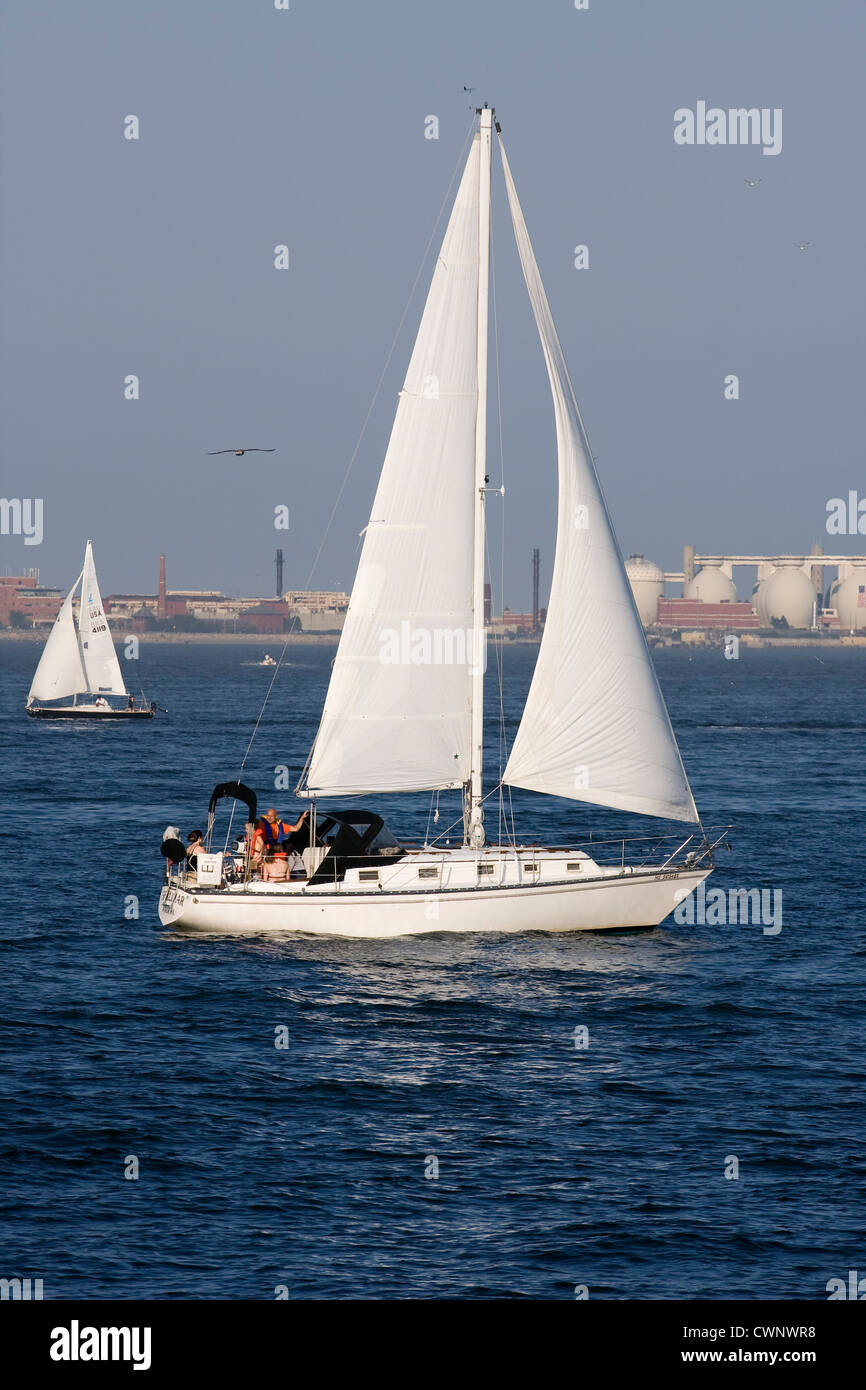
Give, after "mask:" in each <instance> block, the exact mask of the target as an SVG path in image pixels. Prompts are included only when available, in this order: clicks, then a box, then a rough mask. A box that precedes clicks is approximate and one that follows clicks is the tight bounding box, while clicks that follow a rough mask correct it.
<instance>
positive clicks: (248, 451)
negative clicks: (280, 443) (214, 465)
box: [207, 449, 275, 458]
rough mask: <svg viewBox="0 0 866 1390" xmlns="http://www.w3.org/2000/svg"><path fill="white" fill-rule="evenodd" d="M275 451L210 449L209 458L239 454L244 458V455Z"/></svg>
mask: <svg viewBox="0 0 866 1390" xmlns="http://www.w3.org/2000/svg"><path fill="white" fill-rule="evenodd" d="M274 452H275V450H274V449H208V451H207V453H208V458H213V457H214V456H215V455H216V454H237V456H238V458H242V457H243V455H244V454H273V453H274Z"/></svg>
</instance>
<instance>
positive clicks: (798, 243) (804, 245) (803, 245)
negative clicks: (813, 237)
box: [794, 241, 812, 251]
mask: <svg viewBox="0 0 866 1390" xmlns="http://www.w3.org/2000/svg"><path fill="white" fill-rule="evenodd" d="M794 245H795V246H796V248H797V250H798V251H805V250H806V248H807V246H811V245H812V243H811V241H795V242H794Z"/></svg>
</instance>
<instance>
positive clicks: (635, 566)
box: [626, 545, 866, 633]
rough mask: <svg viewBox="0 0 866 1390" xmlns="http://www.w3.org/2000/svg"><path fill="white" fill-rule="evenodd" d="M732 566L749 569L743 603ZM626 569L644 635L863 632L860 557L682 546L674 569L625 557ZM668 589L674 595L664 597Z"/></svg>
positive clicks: (864, 560) (865, 592)
mask: <svg viewBox="0 0 866 1390" xmlns="http://www.w3.org/2000/svg"><path fill="white" fill-rule="evenodd" d="M735 568H746V569H751V570H753V571H754V574H753V576H752V577H751V581H750V582H751V596H750V598H749V600H747V601H742V600H741V599H740V598H739V597H738V594H737V588H736V585H735V583H734V577H733V571H734V569H735ZM828 571H835V574H830V573H828ZM626 572H627V574H628V577H629V582H630V584H631V588H632V593H633V594H634V599H635V603H636V605H637V610H638V613H639V615H640V619H641V622H642V623H643V625H644V627H645V628H647V629H648V630H656V631H659V632H662V631H665V630H667V631H673V630H678V631H683V630H704V631H708V630H713V629H721V628H724V629H725V630H726V631H728V632H735V633H736V632H748V631H749V630H760V631H765V632H776V633H779V632H786V631H793V632H802V631H813V632H815V631H821V630H824V631H827V630H835V631H838V632H840V633H856V632H858V631H859V630H860V629H863V630H864V631H866V556H858V555H824V554H823V552H822V550H821V547H820V546H817V545H816V546H813V547H812V550H811V552H810V554H808V555H699V554H698V553H697V552H696V551H695V548H694V546H691V545H687V546H685V548H684V550H683V568H682V570H681V571H675V572H670V571H668V572H666V571H664V570H662V569H661V568H660V567H659V566H658V565H656V564H654V563H653V561H652V560H647V559H645V558H644V556H643V555H631V556H630V557H629V559H628V560H627V562H626ZM669 584H676V585H679V586H681V587H680V594H679V596H677V597H671V596H668V595H667V594H666V592H665V590H666V586H667V585H669Z"/></svg>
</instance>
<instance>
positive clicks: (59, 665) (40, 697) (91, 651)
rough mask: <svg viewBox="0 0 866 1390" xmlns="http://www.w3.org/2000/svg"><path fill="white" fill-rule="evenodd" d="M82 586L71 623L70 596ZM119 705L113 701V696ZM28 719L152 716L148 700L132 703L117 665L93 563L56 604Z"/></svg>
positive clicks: (89, 550) (87, 561)
mask: <svg viewBox="0 0 866 1390" xmlns="http://www.w3.org/2000/svg"><path fill="white" fill-rule="evenodd" d="M79 586H80V589H81V601H80V603H79V608H78V625H77V627H76V623H75V615H74V613H73V600H74V598H75V595H76V593H77V592H78V590H79ZM120 699H122V700H123V704H122V705H120V704H117V703H114V704H112V700H114V701H117V700H120ZM26 709H27V713H28V714H29V715H30V717H31V718H32V719H90V720H93V719H152V718H153V716H154V714H155V713H156V705H155V704H153V703H144V702H138V703H136V700H135V697H134V696H133V695H130V693H129V691H128V690H127V688H126V686H125V684H124V681H123V676H122V674H121V670H120V662H119V661H118V659H117V652H116V651H115V650H114V642H113V641H112V640H111V629H110V628H109V626H108V619H107V618H106V616H105V610H104V609H103V606H102V595H101V594H100V592H99V584H98V582H97V578H96V567H95V565H94V563H93V546H92V544H91V542H90V541H88V542H87V546H86V547H85V551H84V566H83V568H82V570H81V573H80V574H79V576H78V578H77V579H76V581H75V583H74V584H73V586H72V588H71V589H70V590H69V593H68V594H67V595H66V598H65V599H64V600H63V603H62V604H61V607H60V612H59V613H58V615H57V618H56V619H55V622H54V626H53V628H52V629H51V632H50V633H49V636H48V641H47V642H46V643H45V647H44V649H43V652H42V656H41V657H40V659H39V665H38V666H37V667H36V674H35V675H34V677H33V683H32V684H31V686H30V693H29V695H28V696H27V706H26Z"/></svg>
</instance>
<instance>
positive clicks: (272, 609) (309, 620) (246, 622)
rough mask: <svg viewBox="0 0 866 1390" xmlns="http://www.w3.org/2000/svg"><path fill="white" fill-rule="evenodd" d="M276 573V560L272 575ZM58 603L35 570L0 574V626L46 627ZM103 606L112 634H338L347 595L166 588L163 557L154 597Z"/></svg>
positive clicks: (56, 592)
mask: <svg viewBox="0 0 866 1390" xmlns="http://www.w3.org/2000/svg"><path fill="white" fill-rule="evenodd" d="M281 569H282V565H281V564H280V563H279V561H278V565H277V571H278V574H280V571H281ZM280 578H281V574H280ZM62 601H63V591H62V590H61V589H48V588H45V587H43V586H41V585H40V584H39V571H38V570H29V571H28V572H27V573H26V574H23V575H6V576H2V575H0V626H3V627H22V628H34V627H37V628H38V627H50V626H51V624H52V623H53V622H54V620H55V618H56V617H57V614H58V613H59V611H60V605H61V603H62ZM103 602H104V606H105V611H106V613H107V614H109V615H110V617H111V624H112V627H113V628H114V629H115V631H118V632H124V631H129V632H146V631H148V630H163V631H172V630H175V631H205V632H207V631H210V632H214V633H224V632H252V633H260V634H261V635H262V636H279V635H281V634H286V633H289V632H298V631H300V632H320V633H326V632H339V631H341V629H342V627H343V622H344V620H345V616H346V609H347V608H348V605H349V596H348V594H345V593H341V592H337V591H328V590H314V591H305V590H296V589H295V590H290V591H289V592H287V593H285V594H280V595H277V596H276V597H274V598H268V599H262V598H229V597H227V596H226V595H225V594H223V593H221V592H220V591H219V590H218V589H169V588H168V587H167V584H166V571H165V556H164V555H160V557H159V581H158V586H157V591H156V593H155V594H106V595H105V596H104V599H103Z"/></svg>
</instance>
